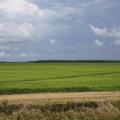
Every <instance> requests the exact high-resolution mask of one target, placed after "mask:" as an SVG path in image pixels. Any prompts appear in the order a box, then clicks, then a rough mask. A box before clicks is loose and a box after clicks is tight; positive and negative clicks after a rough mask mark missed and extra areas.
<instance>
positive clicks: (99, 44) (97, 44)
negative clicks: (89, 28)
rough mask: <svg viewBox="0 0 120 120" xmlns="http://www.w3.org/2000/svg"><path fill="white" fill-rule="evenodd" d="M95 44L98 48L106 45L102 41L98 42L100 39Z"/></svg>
mask: <svg viewBox="0 0 120 120" xmlns="http://www.w3.org/2000/svg"><path fill="white" fill-rule="evenodd" d="M94 42H95V45H96V46H103V45H104V43H103V42H101V41H100V40H98V39H97V40H95V41H94Z"/></svg>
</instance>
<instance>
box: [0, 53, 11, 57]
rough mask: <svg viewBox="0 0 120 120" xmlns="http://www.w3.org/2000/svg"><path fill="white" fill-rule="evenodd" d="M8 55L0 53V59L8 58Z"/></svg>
mask: <svg viewBox="0 0 120 120" xmlns="http://www.w3.org/2000/svg"><path fill="white" fill-rule="evenodd" d="M9 56H10V54H6V53H5V52H0V58H3V57H9Z"/></svg>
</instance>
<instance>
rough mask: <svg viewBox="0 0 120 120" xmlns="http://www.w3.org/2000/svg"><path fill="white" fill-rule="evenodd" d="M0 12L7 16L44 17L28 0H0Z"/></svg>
mask: <svg viewBox="0 0 120 120" xmlns="http://www.w3.org/2000/svg"><path fill="white" fill-rule="evenodd" d="M0 11H1V12H3V13H6V14H7V15H8V16H9V15H18V14H21V15H32V16H41V17H44V16H45V14H44V12H43V11H42V10H40V9H39V8H38V7H37V6H36V5H34V4H32V3H30V2H29V1H28V0H1V1H0Z"/></svg>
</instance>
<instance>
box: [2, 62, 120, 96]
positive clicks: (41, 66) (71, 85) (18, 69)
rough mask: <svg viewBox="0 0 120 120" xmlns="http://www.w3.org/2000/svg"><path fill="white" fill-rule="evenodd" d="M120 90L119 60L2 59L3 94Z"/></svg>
mask: <svg viewBox="0 0 120 120" xmlns="http://www.w3.org/2000/svg"><path fill="white" fill-rule="evenodd" d="M119 90H120V63H0V94H16V93H32V92H85V91H119Z"/></svg>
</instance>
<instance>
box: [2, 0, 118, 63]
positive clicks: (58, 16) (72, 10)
mask: <svg viewBox="0 0 120 120" xmlns="http://www.w3.org/2000/svg"><path fill="white" fill-rule="evenodd" d="M119 11H120V0H0V61H27V60H39V59H40V60H43V59H82V60H83V59H86V60H88V59H104V60H105V59H106V60H107V59H111V60H114V59H117V60H119V59H120V15H119Z"/></svg>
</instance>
